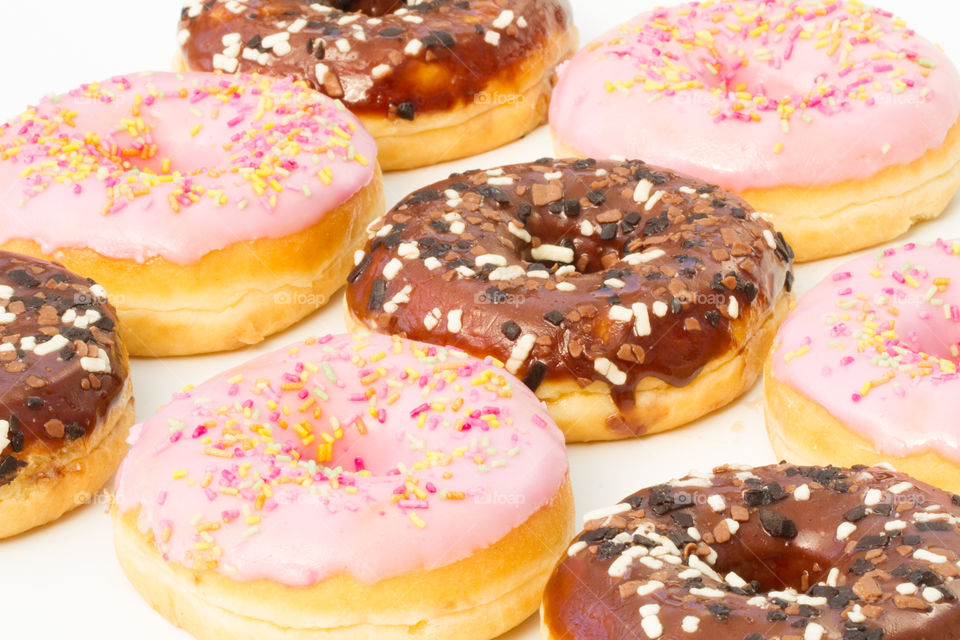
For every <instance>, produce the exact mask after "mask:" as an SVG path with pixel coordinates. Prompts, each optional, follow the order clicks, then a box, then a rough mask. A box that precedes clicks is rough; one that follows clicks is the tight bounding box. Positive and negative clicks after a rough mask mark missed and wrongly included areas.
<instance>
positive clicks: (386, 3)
mask: <svg viewBox="0 0 960 640" xmlns="http://www.w3.org/2000/svg"><path fill="white" fill-rule="evenodd" d="M322 4H325V5H328V6H331V7H333V8H334V9H339V10H340V11H343V12H345V13H363V14H366V15H368V16H370V17H371V18H376V17H379V16H385V15H387V14H390V13H394V12H395V11H397V10H399V9H403V8H405V7H406V6H407V3H406V2H405V1H404V0H324V2H323V3H322Z"/></svg>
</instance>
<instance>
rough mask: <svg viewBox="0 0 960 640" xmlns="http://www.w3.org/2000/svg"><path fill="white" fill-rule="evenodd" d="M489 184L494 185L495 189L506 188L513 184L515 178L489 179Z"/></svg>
mask: <svg viewBox="0 0 960 640" xmlns="http://www.w3.org/2000/svg"><path fill="white" fill-rule="evenodd" d="M487 184H492V185H493V186H495V187H506V186H509V185H511V184H513V178H511V177H510V176H503V177H499V178H488V179H487Z"/></svg>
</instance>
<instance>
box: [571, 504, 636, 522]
mask: <svg viewBox="0 0 960 640" xmlns="http://www.w3.org/2000/svg"><path fill="white" fill-rule="evenodd" d="M630 509H632V507H631V506H630V505H629V504H627V503H626V502H620V503H618V504H615V505H613V506H612V507H601V508H600V509H594V510H593V511H588V512H587V513H585V514H583V523H584V524H586V523H588V522H590V521H591V520H606V519H607V518H609V517H611V516H616V515H620V514H621V513H626V512H627V511H630Z"/></svg>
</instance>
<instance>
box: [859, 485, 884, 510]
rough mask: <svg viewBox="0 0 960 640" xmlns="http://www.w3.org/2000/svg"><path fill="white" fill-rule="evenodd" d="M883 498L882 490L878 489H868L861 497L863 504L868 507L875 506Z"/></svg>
mask: <svg viewBox="0 0 960 640" xmlns="http://www.w3.org/2000/svg"><path fill="white" fill-rule="evenodd" d="M881 500H883V492H882V491H880V489H870V490H869V491H867V495H866V496H864V498H863V504H865V505H867V506H868V507H875V506H877V505H878V504H880V501H881Z"/></svg>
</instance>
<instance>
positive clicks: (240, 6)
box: [180, 0, 571, 119]
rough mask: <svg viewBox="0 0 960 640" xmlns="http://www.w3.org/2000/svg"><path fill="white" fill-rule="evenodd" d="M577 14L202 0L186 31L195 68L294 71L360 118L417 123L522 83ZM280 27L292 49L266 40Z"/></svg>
mask: <svg viewBox="0 0 960 640" xmlns="http://www.w3.org/2000/svg"><path fill="white" fill-rule="evenodd" d="M505 11H510V12H512V16H504V13H505ZM570 15H571V14H570V9H569V7H568V5H567V3H566V1H565V0H512V1H510V2H504V1H502V0H499V1H494V0H469V1H467V0H433V1H432V2H421V3H420V4H413V3H407V4H406V6H405V5H404V3H403V2H400V1H399V0H390V1H387V0H360V1H350V0H322V1H320V2H313V3H311V2H307V1H305V0H211V1H210V2H201V1H200V0H196V1H195V2H192V3H188V5H187V6H186V7H185V8H184V9H183V12H182V14H181V20H180V29H181V39H182V38H184V37H187V35H188V34H189V35H188V37H187V39H186V41H185V42H183V44H182V51H183V54H184V57H185V58H186V60H187V61H188V63H189V66H190V68H191V69H194V70H198V71H212V70H214V69H218V68H219V69H222V70H225V71H228V72H233V71H235V70H239V71H248V72H265V73H271V74H273V75H293V76H295V77H297V78H300V79H303V80H306V81H307V82H309V83H310V84H312V85H313V86H314V87H315V88H316V89H318V90H320V91H323V92H325V93H327V94H328V95H330V96H331V97H333V98H342V99H343V101H344V103H346V105H347V106H348V107H349V108H350V109H351V111H353V112H354V113H357V114H358V115H377V116H391V117H399V118H405V119H413V118H415V117H416V115H417V114H420V113H424V112H437V111H446V110H449V109H451V108H453V107H456V106H459V105H462V104H467V103H469V102H472V101H473V100H474V99H475V98H476V96H477V95H479V94H480V93H481V92H483V91H484V90H485V89H487V88H488V87H489V85H490V83H491V81H493V80H495V79H496V80H501V81H504V82H508V83H509V82H512V79H513V78H514V77H515V75H517V73H518V72H519V70H520V68H521V66H522V65H523V64H524V63H525V61H527V60H528V58H529V57H530V56H531V55H533V54H534V53H535V52H536V51H538V50H540V49H541V48H543V47H544V46H545V45H546V43H547V42H549V40H550V38H553V37H555V36H556V35H557V34H558V33H560V32H562V31H563V30H565V29H567V28H568V27H570V25H571V19H570ZM507 17H511V19H510V21H509V23H507V19H506V18H507ZM298 20H301V22H297V21H298ZM291 27H292V28H293V32H291V31H290V29H291ZM488 32H490V33H494V34H496V35H495V36H491V35H488ZM277 33H288V34H289V35H288V36H281V39H284V41H285V42H286V43H287V44H288V45H289V48H290V50H289V52H287V51H286V49H287V45H280V49H279V51H280V52H281V53H282V54H283V55H276V53H277V49H276V48H275V47H274V46H272V45H274V44H275V43H274V40H275V39H276V36H274V39H268V40H267V41H266V44H269V45H271V46H269V47H268V46H266V45H265V44H264V38H270V36H272V35H273V34H277ZM233 34H239V36H236V35H233ZM224 37H226V38H227V40H226V41H225V40H224ZM231 38H233V39H232V40H231ZM492 41H495V43H494V42H492ZM411 43H412V44H411ZM217 56H219V57H217ZM557 62H559V61H557ZM318 63H319V64H322V65H324V66H322V67H319V69H320V73H319V75H318V66H317V65H318ZM327 72H329V73H327ZM508 86H510V85H509V84H508ZM523 89H526V87H516V90H518V91H519V90H523Z"/></svg>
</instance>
